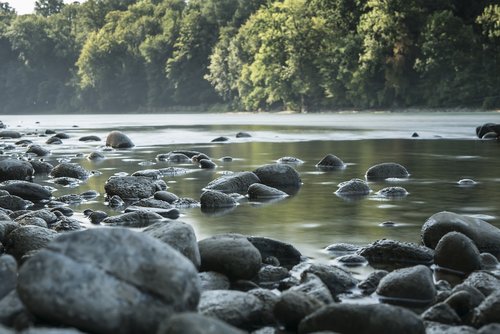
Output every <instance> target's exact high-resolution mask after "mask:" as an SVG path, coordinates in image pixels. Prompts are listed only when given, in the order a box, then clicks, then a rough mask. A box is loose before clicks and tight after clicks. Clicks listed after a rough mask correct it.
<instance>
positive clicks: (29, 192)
mask: <svg viewBox="0 0 500 334" xmlns="http://www.w3.org/2000/svg"><path fill="white" fill-rule="evenodd" d="M0 190H6V191H8V192H9V193H10V194H11V195H15V196H19V197H21V198H23V199H25V200H28V201H33V202H39V201H43V200H49V199H50V198H51V197H52V192H51V191H50V190H49V189H47V188H45V187H43V186H41V185H39V184H37V183H32V182H27V181H20V180H11V181H4V182H2V183H0Z"/></svg>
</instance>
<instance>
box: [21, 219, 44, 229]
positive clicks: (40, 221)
mask: <svg viewBox="0 0 500 334" xmlns="http://www.w3.org/2000/svg"><path fill="white" fill-rule="evenodd" d="M16 221H17V222H18V223H19V225H21V226H28V225H33V226H40V227H44V228H49V225H47V222H46V221H45V220H43V219H42V218H39V217H25V218H22V219H17V220H16Z"/></svg>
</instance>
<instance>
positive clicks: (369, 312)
mask: <svg viewBox="0 0 500 334" xmlns="http://www.w3.org/2000/svg"><path fill="white" fill-rule="evenodd" d="M339 319H342V320H341V321H339ZM320 331H332V332H338V333H344V334H372V333H384V334H400V333H406V334H424V333H425V327H424V323H423V322H422V320H421V319H420V317H419V316H418V315H416V314H415V313H413V312H412V311H410V310H407V309H404V308H402V307H397V306H392V305H385V304H370V305H367V304H348V303H346V304H344V303H341V304H331V305H327V306H325V307H323V308H320V309H319V310H317V311H316V312H314V313H312V314H310V315H309V316H307V317H306V318H305V319H304V320H302V321H301V323H300V325H299V330H298V333H299V334H302V333H312V332H320Z"/></svg>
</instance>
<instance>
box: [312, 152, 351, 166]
mask: <svg viewBox="0 0 500 334" xmlns="http://www.w3.org/2000/svg"><path fill="white" fill-rule="evenodd" d="M316 167H317V168H321V169H344V168H345V163H344V162H343V161H342V159H340V158H339V157H337V156H336V155H333V154H327V155H326V156H324V157H323V159H321V160H320V161H319V162H318V163H317V164H316Z"/></svg>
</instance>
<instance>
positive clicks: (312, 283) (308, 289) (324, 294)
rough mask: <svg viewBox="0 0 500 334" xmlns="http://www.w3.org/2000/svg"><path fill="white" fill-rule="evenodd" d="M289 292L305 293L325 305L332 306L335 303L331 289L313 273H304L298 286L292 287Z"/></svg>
mask: <svg viewBox="0 0 500 334" xmlns="http://www.w3.org/2000/svg"><path fill="white" fill-rule="evenodd" d="M288 291H295V292H301V293H305V294H307V295H309V296H311V297H314V298H316V299H318V300H319V301H321V302H322V303H324V304H325V305H327V304H331V303H333V302H334V301H335V299H334V296H333V295H332V294H331V292H330V289H329V287H328V286H326V284H325V283H323V281H322V280H321V279H320V278H319V277H318V276H316V275H315V274H313V273H303V274H302V275H301V280H300V282H299V284H298V285H295V286H292V287H291V288H289V289H288Z"/></svg>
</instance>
